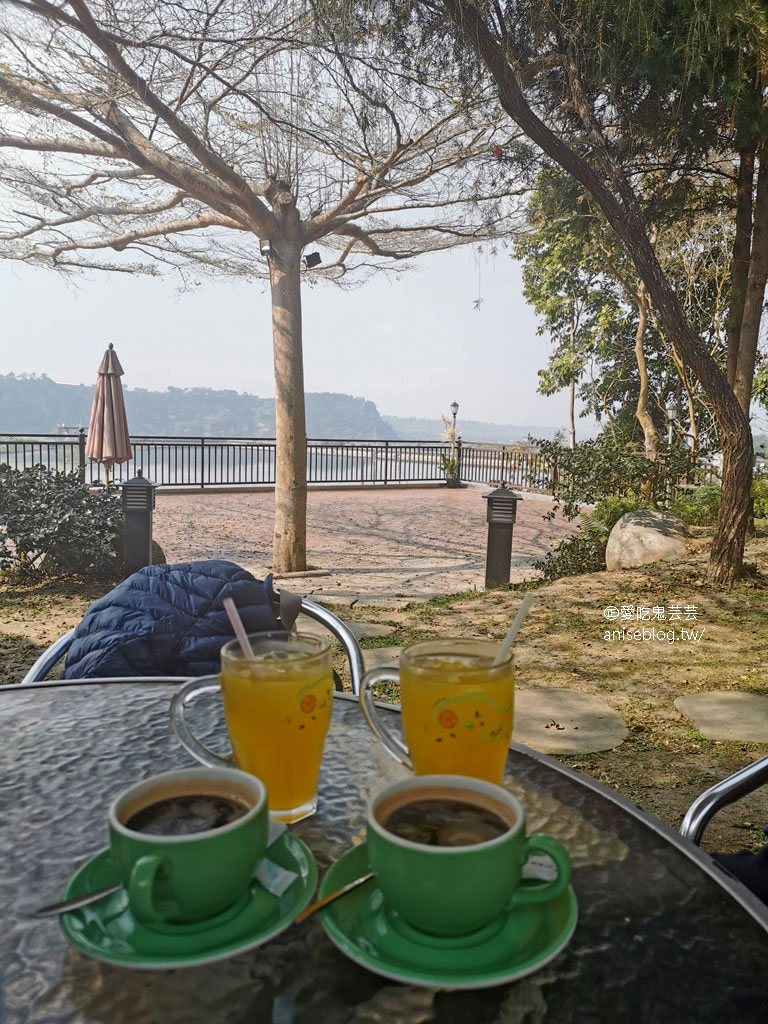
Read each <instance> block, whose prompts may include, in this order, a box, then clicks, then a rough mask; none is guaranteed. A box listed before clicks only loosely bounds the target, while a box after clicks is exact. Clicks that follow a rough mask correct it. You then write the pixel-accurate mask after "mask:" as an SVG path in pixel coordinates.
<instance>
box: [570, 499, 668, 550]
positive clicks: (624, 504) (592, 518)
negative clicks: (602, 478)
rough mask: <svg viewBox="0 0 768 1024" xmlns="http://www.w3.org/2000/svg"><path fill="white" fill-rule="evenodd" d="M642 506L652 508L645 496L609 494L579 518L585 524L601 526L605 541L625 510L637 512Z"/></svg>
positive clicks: (624, 513)
mask: <svg viewBox="0 0 768 1024" xmlns="http://www.w3.org/2000/svg"><path fill="white" fill-rule="evenodd" d="M643 508H653V504H652V503H651V502H650V501H647V500H646V499H645V498H619V497H614V496H610V497H608V498H603V500H602V501H599V502H598V503H597V505H595V507H594V509H593V510H592V511H591V512H585V513H583V514H582V517H581V518H582V520H583V522H584V523H586V524H587V526H590V527H598V526H602V528H603V529H604V530H605V533H606V538H605V539H606V541H607V540H608V534H609V533H610V532H611V530H612V529H613V528H614V526H615V525H616V523H618V521H619V520H620V519H621V517H622V516H623V515H626V513H627V512H637V511H638V510H639V509H643Z"/></svg>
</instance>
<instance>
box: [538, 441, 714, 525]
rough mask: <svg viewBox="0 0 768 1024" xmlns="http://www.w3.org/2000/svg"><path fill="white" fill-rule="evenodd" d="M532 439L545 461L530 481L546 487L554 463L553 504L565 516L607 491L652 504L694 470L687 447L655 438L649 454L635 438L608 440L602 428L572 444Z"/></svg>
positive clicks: (656, 504)
mask: <svg viewBox="0 0 768 1024" xmlns="http://www.w3.org/2000/svg"><path fill="white" fill-rule="evenodd" d="M535 443H536V446H537V447H538V449H539V452H540V453H541V455H542V456H543V461H544V464H545V465H546V466H547V467H549V469H548V471H547V473H545V474H544V476H543V477H542V479H541V480H540V481H536V482H538V483H539V485H540V486H543V487H546V486H547V479H548V474H549V471H551V467H552V466H553V465H554V466H556V467H557V479H556V483H555V487H554V494H553V497H554V500H555V510H557V509H561V511H562V513H563V515H564V516H565V517H566V519H575V518H576V516H577V515H578V514H579V511H580V508H581V506H582V505H594V504H596V503H597V502H600V501H601V500H602V499H604V498H607V497H611V496H615V497H620V498H626V499H630V500H633V501H637V500H644V501H646V504H645V505H643V507H644V508H649V507H650V508H652V507H658V506H659V505H661V504H663V503H664V501H665V499H666V495H667V494H668V493H669V491H670V489H671V487H672V486H673V485H675V484H678V483H679V482H680V481H681V480H683V479H685V478H687V477H688V476H690V475H691V474H692V473H693V471H694V463H693V462H692V460H691V453H690V451H689V450H688V449H685V448H681V447H679V446H674V445H673V446H671V447H670V446H668V445H666V444H664V443H660V444H659V451H658V456H657V458H656V459H653V460H652V459H648V458H646V456H645V452H644V450H643V449H642V448H640V447H638V446H637V445H636V444H633V443H629V442H622V441H614V440H613V439H612V438H610V437H608V436H607V435H605V434H601V435H600V436H599V437H596V438H592V439H590V440H588V441H582V442H581V444H578V445H576V447H575V448H573V449H571V448H566V447H564V446H563V445H562V444H560V443H559V442H557V441H536V442H535ZM552 514H553V515H554V510H553V513H552Z"/></svg>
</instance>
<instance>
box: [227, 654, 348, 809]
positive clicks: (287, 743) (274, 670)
mask: <svg viewBox="0 0 768 1024" xmlns="http://www.w3.org/2000/svg"><path fill="white" fill-rule="evenodd" d="M286 636H288V637H290V639H289V640H283V641H280V640H277V639H274V640H269V641H267V640H262V641H259V639H258V636H254V637H252V644H253V646H254V654H255V657H254V658H253V659H252V660H251V659H246V658H244V657H242V655H241V654H240V652H239V648H238V649H236V652H235V655H236V656H234V657H233V656H232V655H230V654H228V652H227V650H226V648H225V649H224V650H223V651H222V658H221V675H220V680H221V693H222V698H223V701H224V713H225V715H226V719H227V730H228V732H229V737H230V740H231V741H232V750H233V752H234V755H235V762H236V764H237V767H238V768H241V769H242V770H243V771H246V772H250V773H251V774H252V775H256V776H257V777H258V778H259V779H261V780H262V782H263V783H264V785H265V786H266V787H267V794H268V800H269V810H270V813H272V814H273V815H274V816H275V817H278V818H280V819H281V820H283V821H298V820H299V819H300V818H303V817H305V816H306V815H307V814H311V813H312V812H313V811H314V809H315V807H316V804H317V786H318V778H319V774H320V762H321V759H322V756H323V745H324V743H325V735H326V733H327V732H328V726H329V724H330V720H331V705H332V701H333V672H332V666H331V653H330V644H329V643H328V641H326V640H320V638H318V637H312V636H307V635H296V634H293V635H291V634H286ZM313 644H316V645H317V648H315V647H314V646H313ZM227 647H229V645H227ZM265 648H266V649H265ZM237 655H239V656H237Z"/></svg>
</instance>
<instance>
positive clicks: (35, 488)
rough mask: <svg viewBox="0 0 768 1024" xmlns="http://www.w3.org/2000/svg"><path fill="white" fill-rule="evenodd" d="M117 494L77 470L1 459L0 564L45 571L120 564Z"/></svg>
mask: <svg viewBox="0 0 768 1024" xmlns="http://www.w3.org/2000/svg"><path fill="white" fill-rule="evenodd" d="M121 524H122V510H121V506H120V499H119V497H118V496H117V494H116V493H114V492H112V491H100V492H97V493H94V494H91V492H90V491H89V489H88V487H87V486H86V485H85V484H83V483H82V482H81V480H80V477H79V475H78V474H77V473H76V472H75V473H56V472H50V471H49V470H48V469H47V468H46V467H45V466H43V465H38V466H31V467H30V468H28V469H23V470H17V469H12V468H11V467H10V466H7V465H0V569H3V570H11V571H15V572H22V573H27V574H32V573H40V574H44V575H47V576H59V575H66V574H68V573H86V572H87V573H91V574H95V575H103V576H109V575H113V574H115V573H116V572H117V571H118V570H119V564H120V559H119V556H118V547H119V545H118V544H117V537H118V534H119V531H120V528H121Z"/></svg>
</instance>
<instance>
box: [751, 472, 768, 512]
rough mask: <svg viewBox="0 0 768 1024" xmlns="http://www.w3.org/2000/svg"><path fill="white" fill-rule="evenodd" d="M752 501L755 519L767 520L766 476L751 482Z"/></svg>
mask: <svg viewBox="0 0 768 1024" xmlns="http://www.w3.org/2000/svg"><path fill="white" fill-rule="evenodd" d="M752 500H753V502H754V509H755V519H768V476H756V477H755V479H754V480H753V481H752Z"/></svg>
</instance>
